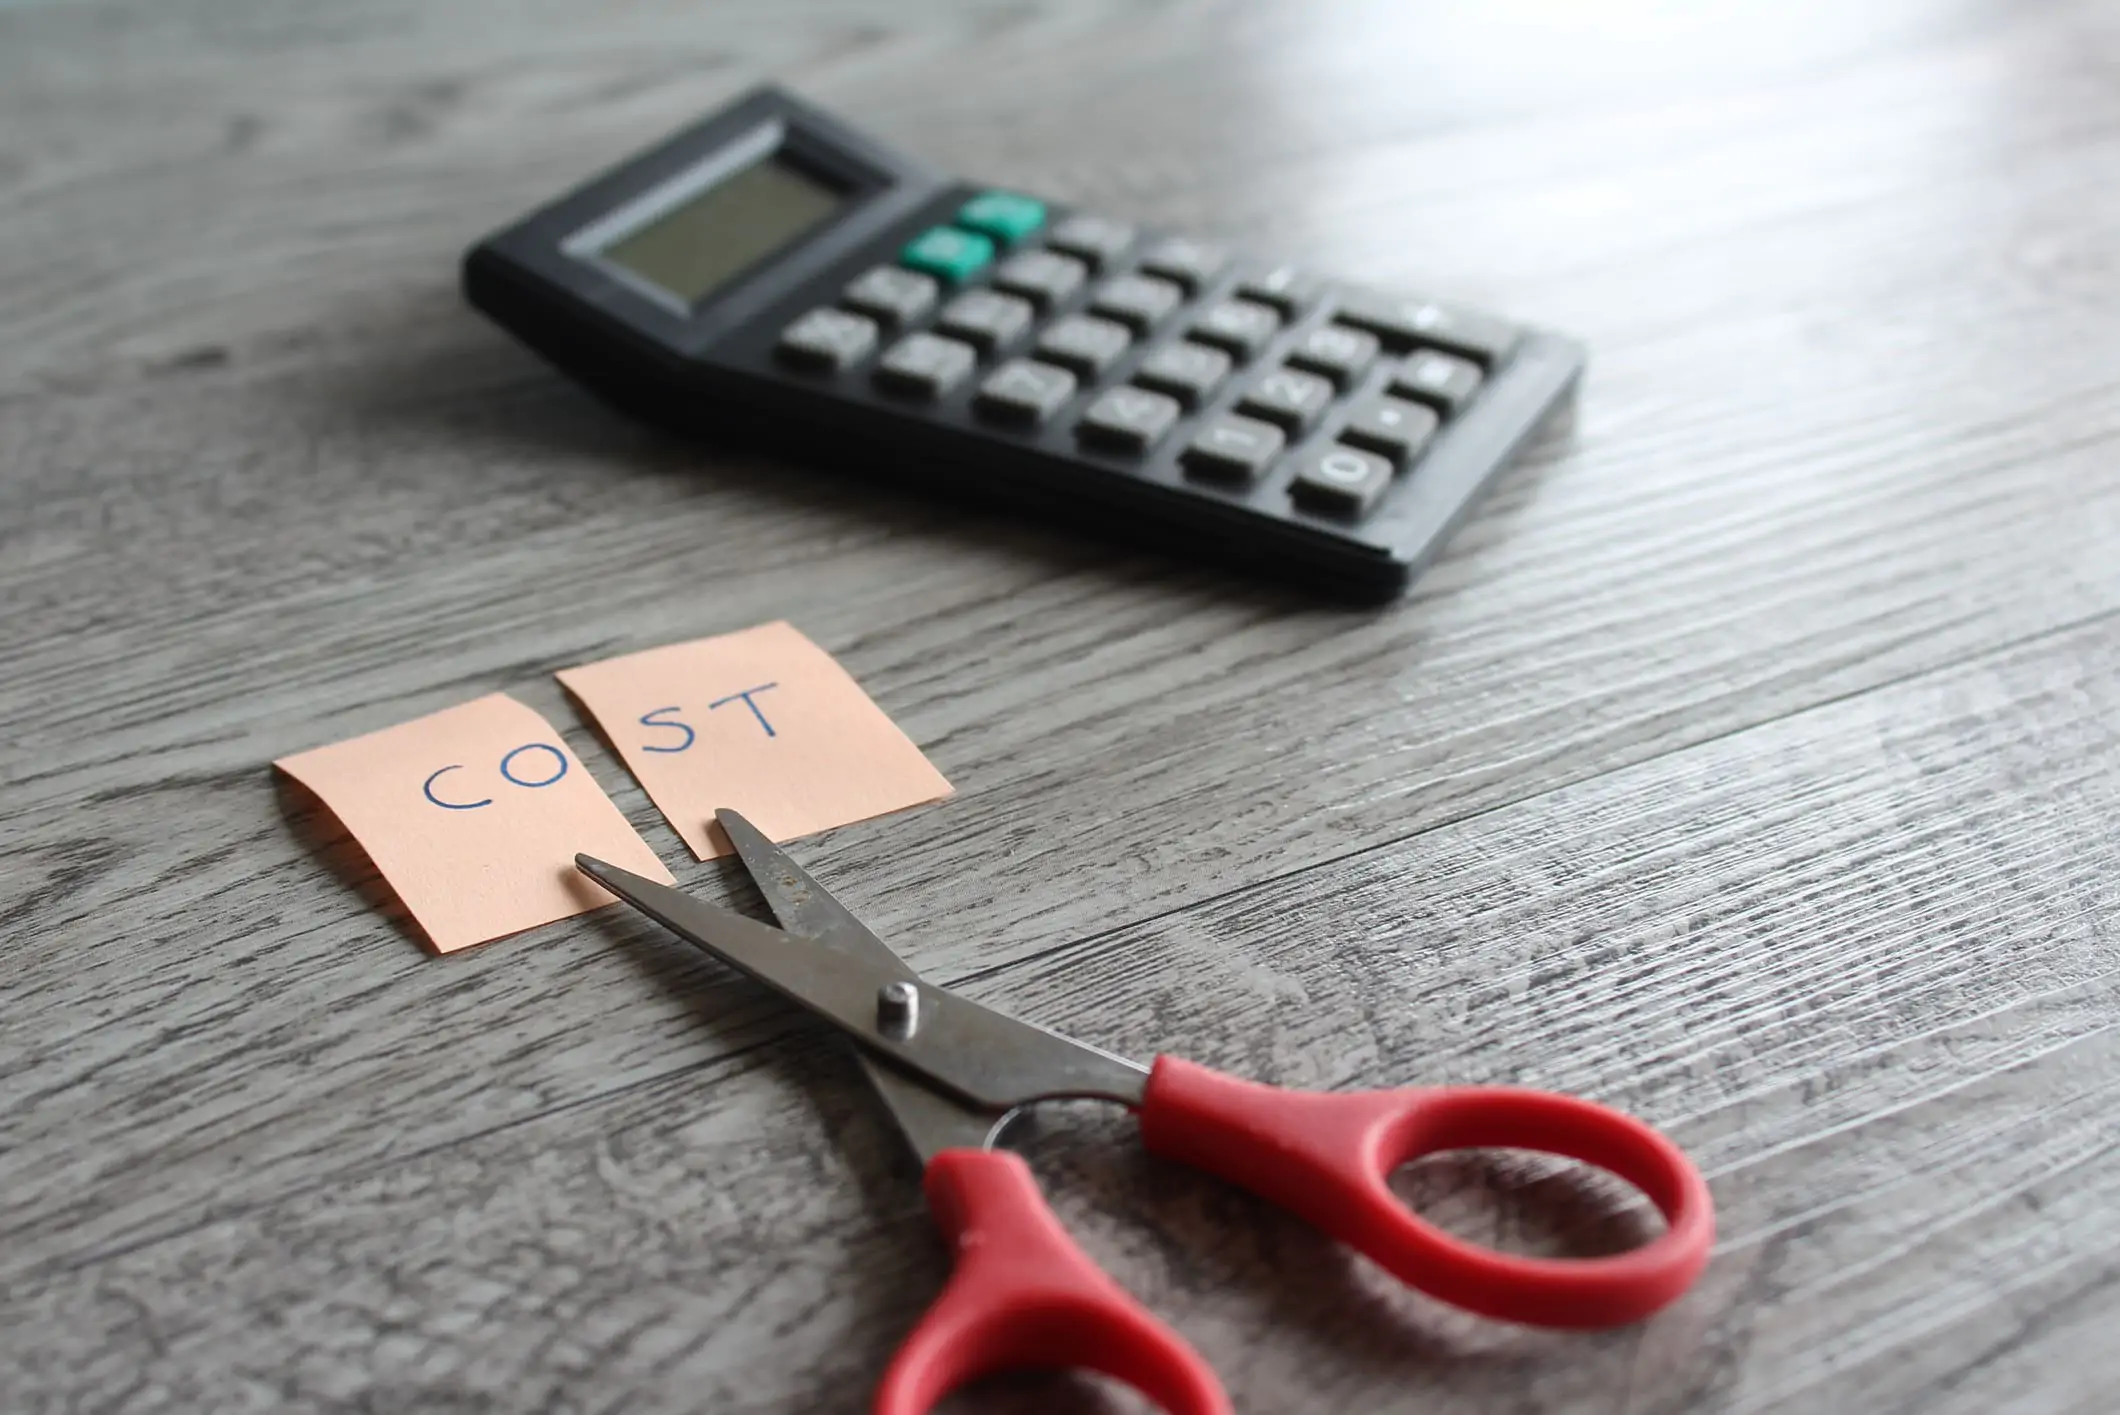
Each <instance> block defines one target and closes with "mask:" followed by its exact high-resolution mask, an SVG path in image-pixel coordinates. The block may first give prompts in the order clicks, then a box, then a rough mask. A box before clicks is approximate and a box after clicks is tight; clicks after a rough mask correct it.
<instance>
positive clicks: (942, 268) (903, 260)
mask: <svg viewBox="0 0 2120 1415" xmlns="http://www.w3.org/2000/svg"><path fill="white" fill-rule="evenodd" d="M993 258H994V243H993V242H992V241H991V240H988V239H987V238H986V237H985V236H982V235H980V234H979V233H978V232H977V231H960V230H958V229H957V228H956V227H954V226H930V227H928V228H927V230H925V231H922V232H921V233H920V234H919V235H917V236H915V237H913V239H912V240H910V241H908V242H906V244H905V249H904V250H901V251H900V252H898V263H899V264H900V265H902V266H904V267H906V268H907V269H908V270H917V271H919V272H920V273H921V274H923V275H931V276H933V277H934V278H935V279H937V280H940V281H941V282H942V283H943V284H945V285H962V284H963V283H964V282H965V281H967V280H969V279H971V278H972V277H973V276H974V275H977V274H978V273H979V272H980V271H981V270H983V269H985V268H986V266H987V264H988V263H989V262H990V261H992V260H993Z"/></svg>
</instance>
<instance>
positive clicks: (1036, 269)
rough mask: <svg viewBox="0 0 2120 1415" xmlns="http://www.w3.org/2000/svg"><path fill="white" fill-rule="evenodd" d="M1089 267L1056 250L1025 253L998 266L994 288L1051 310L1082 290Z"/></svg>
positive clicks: (1012, 257)
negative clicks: (1010, 291) (1056, 252)
mask: <svg viewBox="0 0 2120 1415" xmlns="http://www.w3.org/2000/svg"><path fill="white" fill-rule="evenodd" d="M1088 276H1089V267H1087V266H1085V265H1084V264H1083V263H1082V262H1081V261H1079V260H1076V259H1074V258H1073V257H1071V256H1064V255H1057V254H1055V253H1054V252H1052V251H1024V252H1022V253H1021V254H1019V255H1012V256H1010V257H1009V258H1008V259H1007V260H1005V261H1003V262H1001V264H999V265H997V266H995V267H994V274H993V277H992V279H993V282H994V285H995V286H996V287H997V288H999V289H1002V290H1012V291H1014V292H1015V293H1016V294H1019V295H1022V296H1024V297H1026V298H1027V299H1029V300H1030V302H1031V303H1032V304H1034V305H1036V306H1038V307H1039V308H1040V309H1051V308H1052V307H1053V306H1054V305H1057V304H1059V303H1060V302H1061V301H1062V300H1064V299H1066V298H1067V297H1068V296H1069V295H1072V294H1074V293H1075V291H1077V290H1079V289H1081V288H1082V282H1083V280H1085V279H1086V278H1088Z"/></svg>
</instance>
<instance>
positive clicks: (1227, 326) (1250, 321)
mask: <svg viewBox="0 0 2120 1415" xmlns="http://www.w3.org/2000/svg"><path fill="white" fill-rule="evenodd" d="M1280 327H1281V316H1279V315H1278V314H1275V313H1274V311H1273V307H1272V306H1270V305H1260V304H1254V303H1252V302H1251V301H1250V300H1223V301H1221V302H1219V303H1217V304H1213V305H1210V306H1208V307H1207V308H1206V309H1205V310H1202V311H1201V312H1200V317H1199V318H1198V319H1196V320H1194V321H1193V327H1192V337H1193V338H1195V339H1197V340H1199V341H1200V342H1201V343H1202V344H1213V345H1215V346H1216V347H1218V348H1222V349H1227V350H1229V352H1230V353H1232V354H1235V355H1236V356H1237V357H1238V358H1240V359H1248V358H1251V357H1252V356H1254V355H1255V354H1257V353H1258V352H1259V350H1261V349H1263V348H1265V347H1266V341H1267V340H1269V339H1271V338H1273V336H1274V331H1275V330H1277V329H1279V328H1280Z"/></svg>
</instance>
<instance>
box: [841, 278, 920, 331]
mask: <svg viewBox="0 0 2120 1415" xmlns="http://www.w3.org/2000/svg"><path fill="white" fill-rule="evenodd" d="M935 295H936V285H935V282H934V280H933V279H932V278H930V277H928V276H925V275H922V274H921V273H920V272H919V271H917V270H907V269H906V268H905V267H904V266H902V265H879V266H877V267H876V268H875V269H874V270H871V271H869V272H868V273H867V274H865V275H863V276H862V277H861V278H860V279H859V280H856V281H855V282H854V283H853V284H851V285H849V286H847V287H846V289H845V291H844V292H842V293H841V295H840V296H839V300H840V303H842V304H844V305H845V306H846V307H847V308H848V309H853V310H859V311H861V312H862V313H863V314H865V315H870V316H872V317H873V318H875V319H877V320H880V321H881V322H882V323H883V325H884V326H885V327H886V328H890V329H896V328H900V327H902V326H904V325H908V324H911V323H912V322H913V321H914V320H916V319H918V318H920V317H921V316H922V315H924V314H926V313H927V312H928V311H929V310H931V309H933V308H934V307H935Z"/></svg>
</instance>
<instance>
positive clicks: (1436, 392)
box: [1391, 349, 1480, 417]
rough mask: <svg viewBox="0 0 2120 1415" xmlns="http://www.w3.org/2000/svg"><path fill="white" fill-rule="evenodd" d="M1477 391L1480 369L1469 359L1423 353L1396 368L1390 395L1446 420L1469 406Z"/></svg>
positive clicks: (1426, 350) (1424, 351)
mask: <svg viewBox="0 0 2120 1415" xmlns="http://www.w3.org/2000/svg"><path fill="white" fill-rule="evenodd" d="M1479 389H1480V366H1479V365H1478V364H1476V363H1473V362H1472V361H1471V360H1470V359H1460V358H1457V357H1455V356H1453V355H1450V354H1438V353H1437V352H1436V351H1435V350H1433V349H1422V350H1420V351H1418V352H1417V353H1415V354H1414V355H1413V357H1412V358H1410V359H1408V360H1406V362H1405V363H1403V364H1401V365H1399V369H1398V371H1397V372H1396V373H1394V374H1393V375H1392V376H1391V391H1392V392H1394V393H1396V394H1399V395H1400V396H1401V397H1406V398H1414V399H1418V400H1419V401H1420V402H1423V403H1426V404H1428V405H1429V406H1430V407H1432V408H1434V409H1435V410H1436V411H1437V412H1439V413H1441V414H1443V416H1445V417H1448V416H1449V415H1450V414H1452V413H1454V412H1456V411H1457V410H1458V409H1460V408H1462V407H1464V406H1465V404H1466V403H1468V402H1470V401H1471V399H1472V395H1473V394H1475V393H1477V392H1479Z"/></svg>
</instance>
